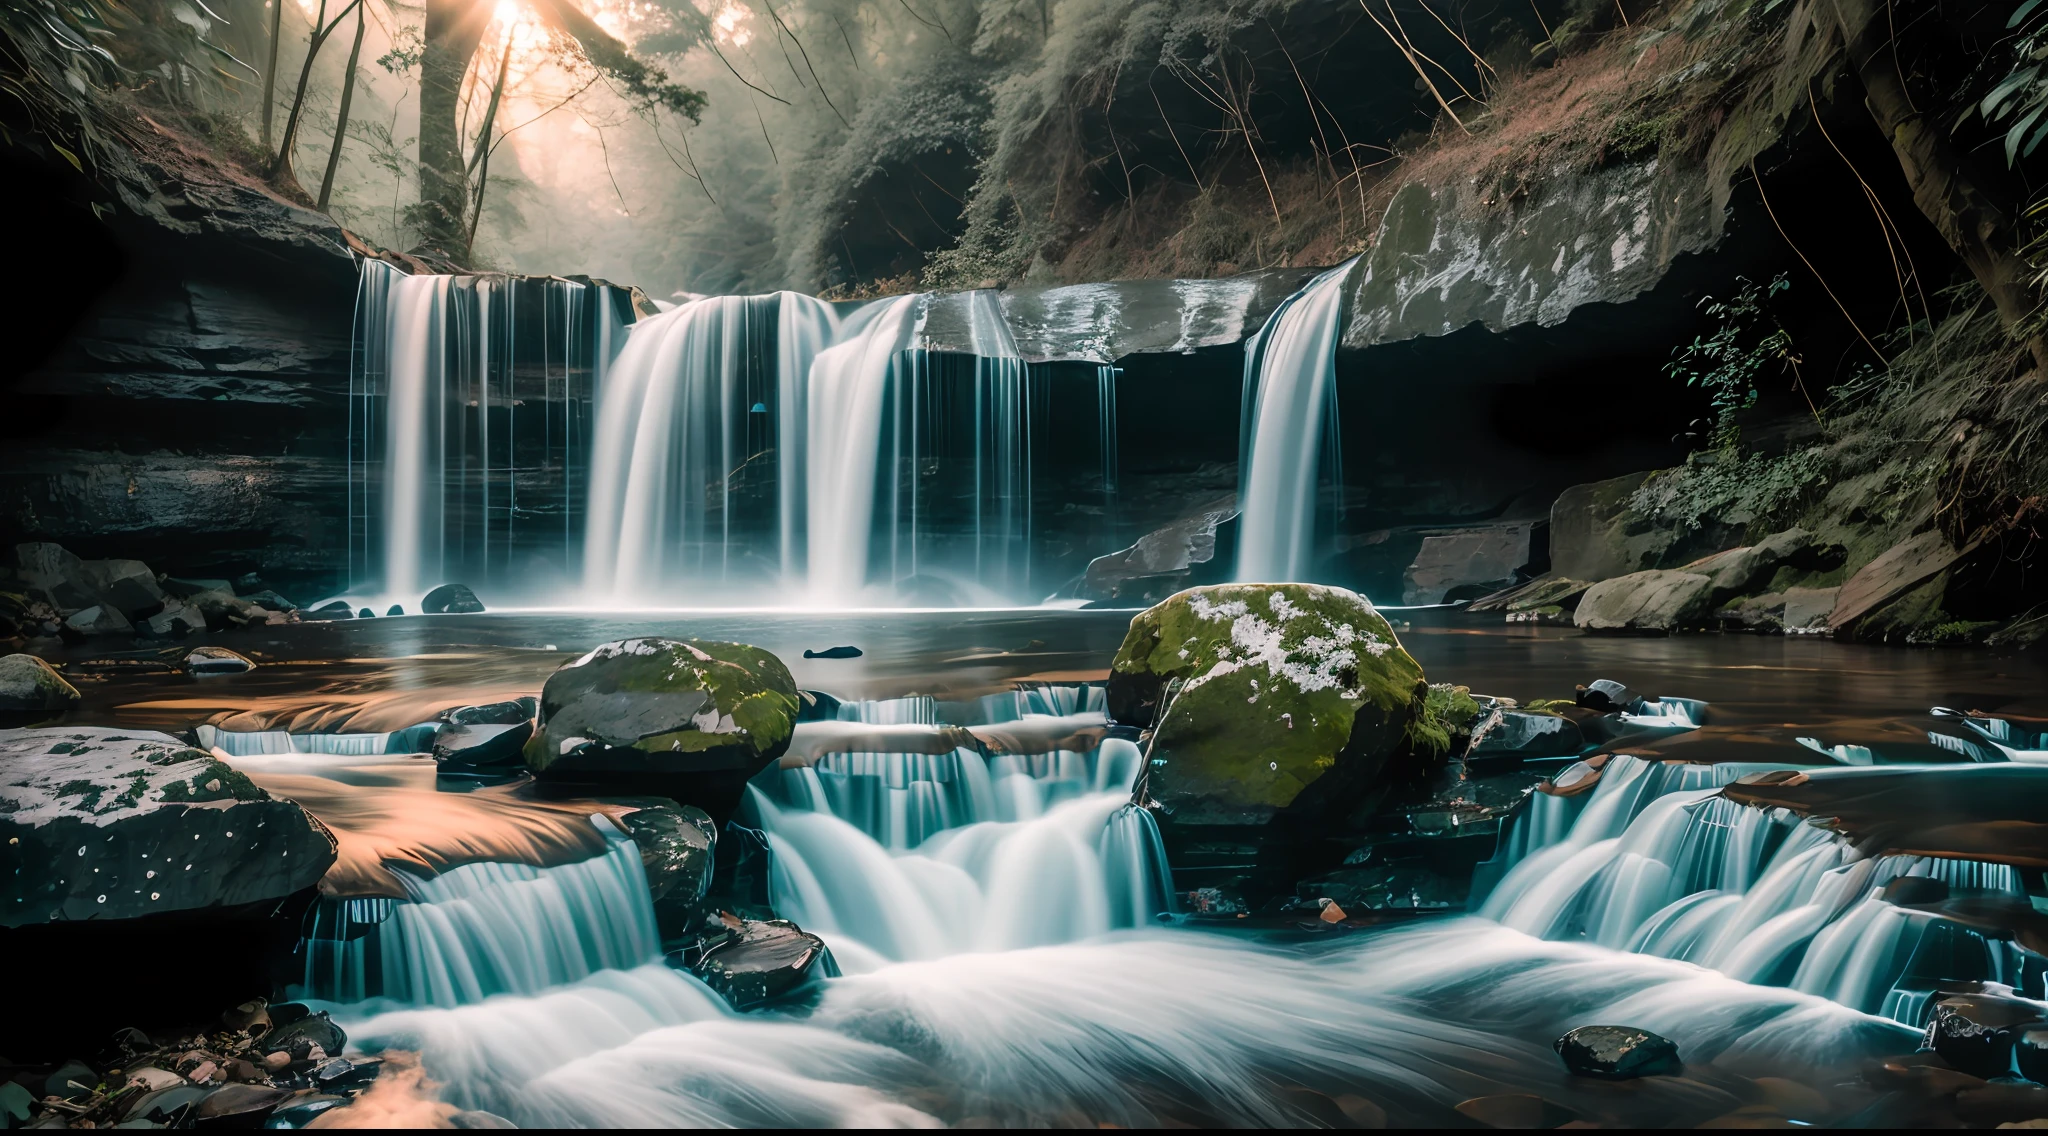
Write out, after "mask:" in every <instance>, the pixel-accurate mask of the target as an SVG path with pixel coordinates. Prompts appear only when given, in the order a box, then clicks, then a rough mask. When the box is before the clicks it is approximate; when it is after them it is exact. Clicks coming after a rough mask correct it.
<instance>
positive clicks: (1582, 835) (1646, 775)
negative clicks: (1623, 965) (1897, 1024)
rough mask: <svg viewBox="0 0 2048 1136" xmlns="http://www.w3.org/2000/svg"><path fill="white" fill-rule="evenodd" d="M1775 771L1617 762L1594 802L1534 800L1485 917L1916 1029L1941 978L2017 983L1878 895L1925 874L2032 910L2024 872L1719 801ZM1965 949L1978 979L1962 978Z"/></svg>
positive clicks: (1972, 938) (1930, 920)
mask: <svg viewBox="0 0 2048 1136" xmlns="http://www.w3.org/2000/svg"><path fill="white" fill-rule="evenodd" d="M1771 768H1774V767H1772V766H1768V765H1747V764H1733V763H1730V764H1722V765H1710V766H1693V765H1675V766H1674V765H1665V764H1663V763H1661V762H1655V761H1645V760H1641V759H1638V758H1634V757H1616V758H1614V759H1613V760H1611V761H1610V762H1609V763H1608V764H1607V766H1606V768H1605V769H1604V770H1603V771H1602V772H1601V774H1600V782H1599V784H1598V785H1597V786H1596V787H1595V788H1594V789H1593V791H1592V792H1591V793H1590V794H1585V795H1582V796H1577V797H1557V796H1551V795H1548V794H1542V793H1538V794H1533V795H1532V796H1531V797H1530V799H1529V803H1528V807H1527V808H1526V809H1525V811H1524V812H1523V813H1522V814H1521V816H1519V817H1518V818H1517V819H1516V821H1515V822H1514V825H1513V828H1512V830H1511V832H1510V834H1509V836H1508V837H1507V838H1506V840H1505V841H1504V843H1503V854H1504V855H1503V859H1505V860H1507V861H1510V862H1512V866H1510V867H1509V868H1508V871H1507V874H1506V875H1505V876H1504V877H1503V878H1502V879H1501V881H1500V883H1499V885H1498V886H1497V887H1495V888H1494V889H1493V891H1492V893H1491V894H1490V895H1489V896H1487V897H1486V899H1485V902H1484V906H1483V907H1482V909H1481V913H1482V914H1484V915H1485V916H1487V917H1488V918H1492V919H1497V920H1499V921H1500V922H1501V923H1503V924H1505V925H1507V926H1509V927H1512V928H1514V929H1516V930H1520V931H1524V932H1526V933H1528V934H1531V935H1536V936H1539V937H1542V938H1547V939H1570V940H1583V941H1587V942H1593V943H1598V944H1600V945H1601V946H1605V947H1611V948H1615V949H1621V950H1628V951H1633V952H1637V953H1642V954H1651V955H1658V956H1661V957H1665V958H1672V959H1681V960H1684V961H1687V962H1693V963H1697V964H1699V965H1701V966H1705V967H1710V968H1712V969H1714V970H1717V971H1720V972H1721V973H1723V974H1726V975H1727V976H1729V977H1730V978H1734V979H1738V980H1740V981H1743V982H1749V983H1763V984H1771V985H1781V986H1789V987H1791V988H1793V989H1795V990H1799V991H1801V992H1803V993H1808V994H1815V995H1819V996H1822V997H1826V998H1828V999H1830V1000H1832V1001H1835V1002H1839V1003H1841V1004H1843V1005H1845V1006H1849V1007H1851V1008H1854V1009H1858V1010H1862V1011H1864V1012H1866V1013H1875V1014H1883V1015H1885V1016H1888V1017H1894V1018H1896V1019H1897V1020H1899V1021H1902V1022H1904V1023H1906V1024H1908V1025H1918V1024H1919V1015H1920V1014H1921V1013H1923V1012H1924V1010H1925V1007H1926V1004H1927V1001H1928V995H1929V993H1930V992H1931V991H1932V989H1933V983H1934V982H1935V981H1936V980H1939V979H1944V978H1947V979H1954V978H1964V977H1971V978H1982V979H1991V980H1996V981H2004V982H2013V981H2015V980H2017V979H2018V978H2019V977H2020V974H2021V971H2020V966H2019V961H2018V960H2019V956H2018V952H2017V950H2016V949H2015V948H2012V947H2011V946H2010V945H2009V944H2003V943H1995V942H1991V941H1988V940H1986V939H1984V938H1983V937H1982V936H1980V935H1977V934H1976V933H1975V932H1971V931H1967V930H1964V929H1962V928H1960V927H1957V926H1955V925H1952V924H1948V923H1946V922H1944V921H1942V920H1940V919H1938V918H1937V917H1935V916H1933V915H1930V914H1928V913H1925V912H1919V911H1913V910H1909V909H1906V908H1901V907H1898V906H1895V905H1893V904H1890V903H1886V902H1884V901H1883V900H1882V899H1880V898H1879V894H1880V893H1881V892H1882V891H1883V889H1884V886H1885V885H1886V884H1887V883H1889V882H1890V881H1892V880H1894V879H1898V878H1900V877H1902V876H1928V877H1932V878H1935V879H1939V880H1942V881H1944V882H1946V883H1949V884H1950V885H1951V886H1952V887H1954V888H1956V889H1958V890H1967V891H1969V892H1972V893H1976V894H1991V895H1999V896H2007V897H2011V898H2014V899H2018V900H2020V901H2021V902H2025V899H2026V890H2025V888H2024V886H2022V884H2021V882H2020V879H2019V876H2018V873H2017V872H2015V871H2014V870H2013V869H2011V868H2009V867H2005V866H2002V865H1990V864H1979V863H1975V862H1972V861H1959V860H1942V859H1935V858H1930V857H1919V856H1879V857H1867V856H1864V855H1863V854H1861V853H1859V852H1857V851H1856V850H1855V849H1854V848H1853V847H1852V846H1851V845H1849V844H1848V843H1847V842H1845V841H1844V840H1842V839H1841V838H1840V837H1838V836H1836V835H1835V834H1834V833H1832V832H1829V831H1828V830H1826V829H1824V828H1820V827H1817V826H1815V825H1812V824H1808V823H1804V822H1802V821H1800V820H1799V819H1798V818H1797V817H1795V816H1793V815H1792V814H1790V813H1788V812H1785V811H1784V810H1761V809H1752V808H1748V807H1745V806H1742V805H1738V804H1736V803H1735V802H1733V801H1730V800H1728V799H1726V798H1724V797H1722V796H1720V795H1719V790H1720V788H1721V787H1723V786H1726V785H1729V784H1732V783H1733V782H1734V781H1735V780H1736V779H1738V778H1740V777H1743V776H1746V775H1748V774H1750V773H1755V772H1761V771H1765V770H1769V769H1771ZM1572 776H1573V775H1572V774H1571V773H1567V774H1564V775H1561V776H1560V778H1559V780H1560V781H1563V782H1569V781H1570V780H1572ZM1965 956H1967V957H1969V958H1970V959H1971V960H1972V961H1971V962H1970V964H1969V968H1970V969H1972V970H1974V971H1975V973H1973V974H1959V973H1955V972H1954V971H1955V966H1956V959H1957V958H1958V957H1965Z"/></svg>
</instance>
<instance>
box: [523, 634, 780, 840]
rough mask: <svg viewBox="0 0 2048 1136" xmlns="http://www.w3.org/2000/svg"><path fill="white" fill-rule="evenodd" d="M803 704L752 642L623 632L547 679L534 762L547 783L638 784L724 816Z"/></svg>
mask: <svg viewBox="0 0 2048 1136" xmlns="http://www.w3.org/2000/svg"><path fill="white" fill-rule="evenodd" d="M798 707H799V699H798V697H797V691H796V682H795V680H793V679H791V678H790V675H789V668H788V667H785V666H783V664H782V660H781V659H778V658H776V657H775V656H774V655H772V654H770V653H769V652H767V651H764V650H762V649H761V648H759V647H751V646H748V645H746V644H744V643H715V642H707V641H702V640H693V639H652V638H649V639H625V640H620V641H618V642H615V643H606V644H604V645H603V646H601V647H598V648H597V649H596V650H593V651H591V652H590V653H589V654H587V655H584V656H583V657H582V658H580V659H577V660H576V661H574V662H572V663H568V664H565V665H564V666H563V667H562V668H561V669H560V670H557V671H556V672H555V673H554V674H552V675H549V676H548V680H547V684H546V685H545V686H544V687H543V688H542V689H541V699H540V720H539V724H538V728H537V729H536V730H535V732H534V735H533V740H532V741H530V742H528V743H527V745H526V764H527V765H528V766H529V767H531V768H532V769H533V771H534V772H535V773H536V774H538V775H539V776H541V777H542V778H543V779H546V780H552V781H558V782H567V783H576V784H597V785H606V786H613V787H617V788H630V789H633V790H635V791H643V792H647V793H650V794H652V795H656V796H665V797H670V798H672V799H675V800H680V801H683V802H685V803H687V804H695V805H699V806H700V807H702V808H704V809H705V811H707V812H709V813H711V814H712V816H713V817H714V818H715V819H719V820H721V821H722V820H723V819H724V816H725V815H729V813H730V811H731V809H732V808H733V806H735V805H737V804H738V801H739V795H740V793H741V792H742V791H743V789H744V786H745V783H746V781H747V779H748V778H751V777H752V776H753V775H754V774H756V773H759V772H760V771H761V770H763V769H765V768H767V767H768V765H769V764H770V763H771V762H773V761H774V760H775V759H776V758H778V757H781V756H782V754H783V751H785V750H787V749H788V748H789V739H790V735H791V731H792V730H793V729H794V728H795V726H796V718H797V713H798Z"/></svg>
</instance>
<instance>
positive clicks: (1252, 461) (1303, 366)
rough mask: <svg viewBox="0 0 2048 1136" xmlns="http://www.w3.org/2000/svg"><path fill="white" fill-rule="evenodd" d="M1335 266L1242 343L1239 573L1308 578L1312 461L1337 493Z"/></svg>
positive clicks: (1340, 276) (1338, 312) (1340, 296)
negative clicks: (1331, 479) (1328, 474)
mask: <svg viewBox="0 0 2048 1136" xmlns="http://www.w3.org/2000/svg"><path fill="white" fill-rule="evenodd" d="M1354 263H1356V261H1355V260H1353V261H1346V262H1344V263H1343V264H1341V265H1338V266H1337V267H1336V268H1332V269H1330V270H1329V271H1327V272H1324V273H1323V274H1322V275H1320V276H1317V277H1316V278H1315V279H1314V280H1311V281H1309V283H1308V285H1307V286H1306V287H1304V288H1302V289H1301V291H1299V292H1296V293H1295V294H1294V295H1292V296H1290V297H1288V298H1287V300H1286V301H1285V302H1283V303H1282V304H1281V305H1280V306H1279V307H1278V308H1276V309H1274V311H1273V314H1272V315H1271V316H1269V317H1267V319H1266V325H1265V326H1264V327H1262V328H1260V329H1259V333H1258V334H1257V335H1255V336H1253V337H1252V339H1251V341H1250V342H1248V343H1246V344H1245V359H1244V390H1245V394H1244V410H1243V415H1244V418H1243V421H1244V426H1243V440H1242V442H1241V443H1240V445H1239V447H1238V453H1239V463H1240V473H1239V484H1240V487H1241V488H1240V489H1239V492H1238V507H1239V509H1240V510H1242V513H1241V520H1240V521H1239V525H1240V528H1239V537H1238V539H1239V545H1238V556H1237V578H1238V579H1240V580H1253V581H1275V580H1306V579H1308V574H1309V571H1310V557H1311V555H1312V554H1313V552H1314V543H1315V522H1316V497H1317V491H1316V483H1317V470H1318V469H1319V468H1322V467H1323V466H1324V463H1325V462H1327V463H1328V468H1329V470H1330V472H1331V473H1332V474H1333V475H1334V478H1335V480H1336V483H1337V485H1338V489H1339V492H1340V494H1341V492H1342V487H1343V475H1342V472H1341V471H1342V466H1341V465H1340V464H1338V463H1340V462H1341V460H1342V451H1341V448H1340V447H1339V445H1338V442H1337V438H1338V422H1337V340H1338V338H1339V336H1340V334H1341V330H1342V329H1341V327H1340V326H1339V325H1340V323H1341V322H1342V319H1343V315H1344V304H1343V300H1344V282H1345V280H1346V279H1348V278H1349V276H1350V271H1351V266H1352V265H1353V264H1354Z"/></svg>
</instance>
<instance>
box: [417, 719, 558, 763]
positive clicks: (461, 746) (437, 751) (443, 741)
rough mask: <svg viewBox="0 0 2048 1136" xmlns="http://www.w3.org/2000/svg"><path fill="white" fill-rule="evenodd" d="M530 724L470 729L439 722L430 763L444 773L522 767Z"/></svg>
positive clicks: (486, 726)
mask: <svg viewBox="0 0 2048 1136" xmlns="http://www.w3.org/2000/svg"><path fill="white" fill-rule="evenodd" d="M532 737H533V723H532V722H530V721H519V722H514V723H512V724H510V725H496V724H490V725H484V724H477V725H471V724H468V723H465V722H443V723H441V728H440V729H438V730H436V731H434V750H433V752H434V760H435V762H437V763H438V764H439V765H440V766H441V771H442V772H444V773H455V772H460V771H462V770H465V769H506V768H511V767H515V766H520V765H524V764H525V763H526V754H525V750H526V743H527V742H528V741H529V740H531V739H532Z"/></svg>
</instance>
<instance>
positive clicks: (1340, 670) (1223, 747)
mask: <svg viewBox="0 0 2048 1136" xmlns="http://www.w3.org/2000/svg"><path fill="white" fill-rule="evenodd" d="M1176 679H1178V680H1181V681H1180V686H1179V688H1178V691H1177V693H1174V694H1173V696H1172V698H1171V700H1170V702H1169V703H1168V704H1167V706H1166V708H1165V714H1164V717H1163V718H1162V719H1161V720H1160V721H1159V722H1158V723H1157V725H1156V728H1155V736H1154V740H1153V745H1152V764H1151V765H1150V767H1149V768H1148V770H1147V773H1146V778H1145V793H1146V795H1147V796H1148V797H1149V798H1150V799H1151V800H1152V801H1154V802H1156V803H1157V804H1159V805H1160V806H1162V807H1163V808H1164V809H1165V810H1166V811H1167V812H1168V814H1169V815H1170V816H1172V817H1173V819H1174V821H1175V823H1176V824H1180V823H1194V824H1226V825H1241V824H1261V823H1264V822H1265V821H1267V820H1270V819H1271V818H1272V816H1273V815H1274V814H1275V813H1278V812H1280V811H1281V810H1284V809H1288V808H1290V807H1292V806H1295V805H1296V804H1297V802H1301V803H1302V804H1304V805H1310V804H1312V805H1313V806H1314V807H1316V808H1317V809H1321V810H1331V809H1334V810H1342V809H1347V808H1349V807H1351V806H1352V805H1353V804H1355V803H1357V801H1358V800H1359V798H1360V797H1361V796H1362V795H1363V794H1364V793H1365V791H1366V790H1368V789H1369V788H1370V787H1371V786H1372V785H1373V784H1375V783H1378V782H1380V781H1381V780H1383V775H1384V774H1386V773H1387V772H1388V769H1387V766H1388V763H1389V761H1390V760H1393V759H1396V758H1397V757H1401V756H1406V757H1408V758H1413V759H1418V760H1419V755H1421V754H1423V753H1426V752H1427V751H1428V750H1430V749H1432V748H1436V747H1433V746H1431V745H1430V744H1428V743H1429V741H1431V740H1434V738H1433V735H1435V734H1437V733H1438V732H1440V730H1441V724H1438V725H1439V728H1438V729H1429V728H1428V726H1429V725H1430V723H1431V722H1432V721H1433V719H1431V718H1430V716H1429V714H1428V712H1427V703H1428V695H1429V684H1428V683H1427V681H1426V680H1425V679H1424V678H1423V675H1422V667H1421V665H1420V664H1418V663H1417V662H1416V661H1415V659H1414V658H1413V657H1412V656H1410V655H1409V654H1408V652H1407V651H1406V650H1404V649H1403V648H1402V646H1401V642H1400V640H1399V639H1398V638H1397V637H1396V636H1395V634H1394V629H1393V628H1392V627H1391V626H1390V625H1389V624H1388V623H1387V621H1386V619H1385V618H1384V617H1382V616H1381V615H1380V614H1379V612H1377V611H1375V610H1373V606H1372V604H1370V603H1368V602H1367V601H1366V600H1365V598H1364V597H1362V596H1360V595H1357V594H1356V593H1353V592H1349V591H1345V590H1344V589H1342V588H1330V587H1322V586H1318V585H1313V584H1221V585H1217V586H1215V587H1208V588H1194V589H1190V590H1188V591H1185V592H1182V593H1180V594H1179V595H1176V596H1174V597H1172V598H1171V599H1168V600H1166V601H1165V602H1164V603H1161V604H1159V605H1157V606H1156V607H1152V608H1150V609H1148V610H1146V611H1144V612H1142V613H1140V614H1139V615H1138V616H1137V618H1135V619H1133V620H1132V621H1131V629H1130V632H1129V633H1128V634H1127V635H1126V636H1125V637H1124V642H1123V646H1122V647H1121V648H1120V649H1119V650H1118V651H1117V655H1116V660H1115V662H1114V663H1112V664H1111V672H1110V679H1109V705H1110V712H1111V714H1112V716H1114V717H1115V718H1116V719H1117V720H1118V721H1121V722H1125V723H1129V724H1133V725H1152V724H1153V718H1154V717H1155V715H1156V714H1157V710H1158V706H1159V703H1160V701H1161V699H1162V698H1165V697H1166V696H1167V692H1168V687H1169V685H1170V684H1172V683H1173V682H1174V680H1176ZM1418 742H1420V743H1421V744H1418ZM1312 785H1313V786H1315V787H1316V788H1315V791H1314V793H1312V794H1310V795H1309V797H1308V798H1305V797H1304V794H1305V793H1308V791H1309V789H1310V786H1312Z"/></svg>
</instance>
